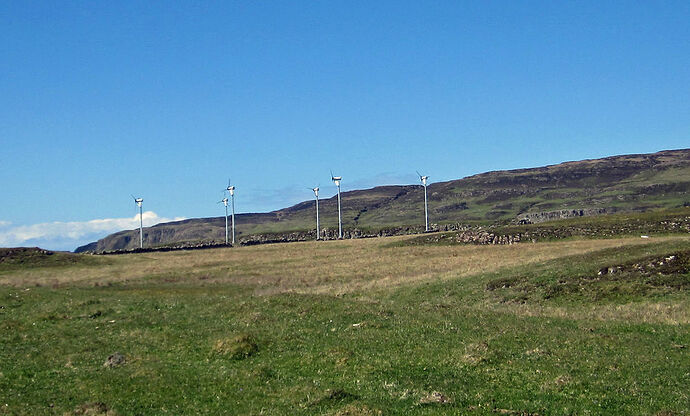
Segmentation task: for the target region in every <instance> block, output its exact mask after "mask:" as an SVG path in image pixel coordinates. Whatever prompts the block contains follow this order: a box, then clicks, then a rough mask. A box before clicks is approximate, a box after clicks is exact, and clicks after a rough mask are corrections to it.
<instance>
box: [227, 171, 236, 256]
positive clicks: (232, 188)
mask: <svg viewBox="0 0 690 416" xmlns="http://www.w3.org/2000/svg"><path fill="white" fill-rule="evenodd" d="M225 190H226V191H228V193H229V194H230V205H231V207H232V245H235V186H234V185H230V179H228V187H227V188H225Z"/></svg>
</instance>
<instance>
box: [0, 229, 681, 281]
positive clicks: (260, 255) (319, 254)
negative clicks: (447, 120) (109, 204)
mask: <svg viewBox="0 0 690 416" xmlns="http://www.w3.org/2000/svg"><path fill="white" fill-rule="evenodd" d="M407 238H413V237H410V236H402V237H391V238H380V239H366V240H346V241H327V242H304V243H291V244H270V245H262V246H251V247H237V248H219V249H211V250H203V251H183V252H166V253H145V254H130V255H122V256H110V257H107V260H108V262H107V263H108V264H103V265H98V266H73V267H69V268H53V269H51V268H44V269H33V270H31V269H29V270H21V271H17V272H12V273H9V274H4V275H0V284H2V285H11V286H22V287H23V286H33V285H41V286H54V287H62V286H92V285H107V284H109V283H125V284H140V283H146V282H151V281H155V282H157V283H166V282H167V283H170V284H199V283H200V282H203V283H232V284H237V285H245V286H248V287H251V288H254V289H255V290H256V292H257V293H261V294H269V293H280V292H289V291H294V292H302V293H328V294H341V293H346V292H353V291H364V290H371V289H379V288H387V287H392V286H393V287H394V286H399V285H405V284H411V283H419V282H423V281H429V280H439V279H451V278H459V277H464V276H470V275H475V274H478V273H485V272H491V271H495V270H499V269H502V268H505V267H512V266H518V265H522V264H530V263H536V262H542V261H546V260H550V259H555V258H559V257H563V256H569V255H574V254H582V253H587V252H591V251H596V250H601V249H605V248H611V247H620V246H629V245H639V244H647V243H649V240H641V239H639V238H621V239H607V240H569V241H557V242H548V243H522V244H516V245H510V246H472V245H467V246H460V245H458V246H404V247H399V246H390V243H392V242H396V241H400V240H404V239H407ZM670 238H671V237H669V238H666V239H670ZM673 238H678V237H673ZM661 240H662V239H661V238H657V239H654V241H657V242H658V241H661Z"/></svg>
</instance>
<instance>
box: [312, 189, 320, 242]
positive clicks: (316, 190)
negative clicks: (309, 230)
mask: <svg viewBox="0 0 690 416" xmlns="http://www.w3.org/2000/svg"><path fill="white" fill-rule="evenodd" d="M309 189H311V190H312V191H314V197H315V198H316V239H317V240H318V239H319V233H320V231H319V230H320V228H319V187H318V186H317V187H316V188H309Z"/></svg>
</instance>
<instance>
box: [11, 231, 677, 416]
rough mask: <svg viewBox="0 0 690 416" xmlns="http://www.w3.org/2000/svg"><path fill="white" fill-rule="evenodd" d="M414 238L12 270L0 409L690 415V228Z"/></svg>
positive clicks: (143, 256)
mask: <svg viewBox="0 0 690 416" xmlns="http://www.w3.org/2000/svg"><path fill="white" fill-rule="evenodd" d="M416 238H417V237H414V236H411V237H410V236H408V237H391V238H382V239H366V240H346V241H327V242H320V243H317V242H305V243H294V244H280V245H278V244H274V245H261V246H251V247H236V248H218V249H210V250H203V251H178V252H167V253H142V254H128V255H122V256H107V257H104V256H83V255H80V256H77V257H78V258H86V259H89V261H87V262H76V263H74V264H72V265H71V266H64V265H59V266H56V265H53V264H38V265H36V266H35V267H24V268H21V269H2V268H1V267H0V330H1V331H2V332H1V333H2V334H4V336H3V337H0V403H2V405H0V406H1V407H0V414H31V415H40V414H63V413H64V414H89V413H87V412H92V413H90V414H106V413H107V412H110V413H107V414H110V415H116V414H119V415H125V414H166V413H171V414H246V415H252V414H254V415H259V414H263V415H266V414H268V415H284V414H291V415H295V414H296V415H300V414H303V415H314V414H316V415H379V414H385V415H396V414H399V415H403V414H404V415H408V414H418V415H428V414H515V415H533V414H540V415H545V414H548V415H570V414H620V415H627V414H652V415H654V414H657V415H672V414H684V413H686V412H688V411H690V396H688V390H687V385H688V383H689V382H690V360H689V359H688V351H689V348H690V296H689V292H688V290H689V289H690V259H689V256H690V237H688V235H687V233H682V234H677V235H665V236H664V235H652V236H651V238H648V239H642V238H640V237H639V236H636V237H625V238H620V237H615V236H614V237H611V236H609V238H599V239H593V240H589V239H584V238H581V237H573V238H569V239H565V240H558V241H545V242H537V243H520V244H514V245H504V246H480V245H458V244H419V243H417V244H408V243H407V242H408V241H409V240H410V239H416ZM116 352H117V353H119V354H121V355H116V354H115V353H116Z"/></svg>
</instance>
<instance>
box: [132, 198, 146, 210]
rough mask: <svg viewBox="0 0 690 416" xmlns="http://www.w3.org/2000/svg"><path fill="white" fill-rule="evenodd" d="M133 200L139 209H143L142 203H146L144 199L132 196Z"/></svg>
mask: <svg viewBox="0 0 690 416" xmlns="http://www.w3.org/2000/svg"><path fill="white" fill-rule="evenodd" d="M132 199H134V203H135V204H137V206H139V207H141V204H142V202H144V198H136V197H134V195H132Z"/></svg>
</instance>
